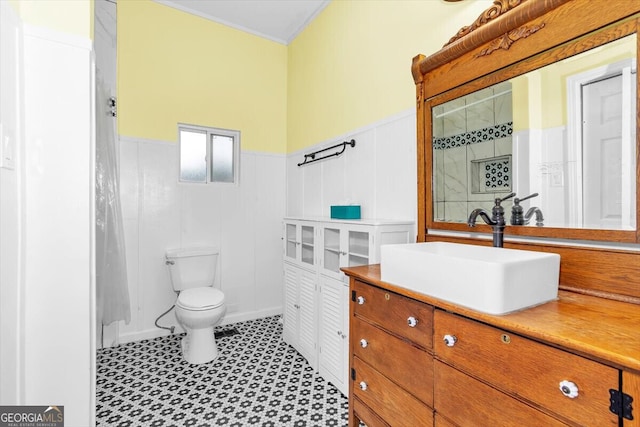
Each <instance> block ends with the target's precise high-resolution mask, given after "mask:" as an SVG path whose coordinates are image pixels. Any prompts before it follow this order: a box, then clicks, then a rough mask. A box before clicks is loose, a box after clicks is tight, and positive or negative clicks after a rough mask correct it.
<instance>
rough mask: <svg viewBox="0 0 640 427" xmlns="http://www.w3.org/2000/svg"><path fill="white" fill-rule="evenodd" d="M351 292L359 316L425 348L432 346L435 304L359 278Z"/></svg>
mask: <svg viewBox="0 0 640 427" xmlns="http://www.w3.org/2000/svg"><path fill="white" fill-rule="evenodd" d="M351 291H352V292H355V301H352V302H351V303H352V304H354V308H353V311H354V313H355V314H356V315H358V316H360V317H363V318H365V319H368V320H370V321H371V322H372V323H375V324H377V325H380V326H381V327H383V328H384V329H386V330H388V331H390V332H392V333H394V334H397V335H400V336H401V337H404V338H408V339H409V340H411V341H413V342H415V343H416V344H418V345H420V346H422V347H424V348H428V349H430V348H431V347H432V328H433V307H431V306H429V305H427V304H423V303H421V302H418V301H415V300H412V299H410V298H407V297H404V296H402V295H398V294H395V293H393V292H389V291H385V290H383V289H380V288H377V287H375V286H370V285H367V284H365V283H362V282H360V281H357V280H356V281H355V282H354V285H353V288H352V289H351ZM414 320H415V322H416V323H415V326H412V321H414Z"/></svg>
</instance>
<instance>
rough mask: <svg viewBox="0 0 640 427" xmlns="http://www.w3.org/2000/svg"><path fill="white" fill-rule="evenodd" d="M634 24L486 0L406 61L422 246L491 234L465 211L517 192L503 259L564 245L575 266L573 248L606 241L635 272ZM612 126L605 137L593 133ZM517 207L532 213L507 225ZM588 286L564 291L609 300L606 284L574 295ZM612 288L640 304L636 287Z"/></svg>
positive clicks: (578, 10) (600, 12)
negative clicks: (427, 52)
mask: <svg viewBox="0 0 640 427" xmlns="http://www.w3.org/2000/svg"><path fill="white" fill-rule="evenodd" d="M639 26H640V2H633V1H619V2H609V1H604V0H528V1H525V0H523V1H518V0H495V1H494V3H493V5H492V6H491V7H490V8H489V9H487V10H486V11H485V12H484V13H483V14H482V15H481V16H479V17H478V19H477V20H476V21H475V22H474V23H472V25H470V26H469V27H465V28H462V29H461V30H460V31H459V32H458V34H456V35H455V36H454V37H453V38H452V39H451V40H450V41H449V42H448V43H447V44H446V45H445V47H443V48H442V49H441V50H440V51H438V52H436V53H435V54H433V55H431V56H429V57H425V56H423V55H418V56H416V57H415V58H413V63H412V74H413V78H414V81H415V83H416V110H417V144H418V147H417V148H418V153H417V155H418V239H417V240H418V241H427V240H433V239H434V237H433V236H434V235H439V236H440V237H438V239H440V240H441V239H442V236H446V235H447V232H453V233H451V234H452V235H453V237H452V238H451V239H456V238H459V239H463V238H464V237H456V236H464V235H466V236H469V235H471V236H472V239H471V240H473V237H476V236H484V235H485V234H486V235H488V234H490V233H491V228H490V227H489V226H487V225H484V224H481V225H480V223H479V222H478V224H479V225H478V226H476V227H475V228H470V227H469V226H468V225H467V217H468V215H469V213H470V212H471V211H472V210H473V209H475V208H485V209H487V210H488V211H490V210H491V206H492V205H493V204H494V202H493V200H494V199H495V198H502V197H504V196H505V195H507V194H509V193H511V192H515V193H516V196H515V197H513V198H511V199H509V200H508V201H505V202H503V206H504V209H505V218H506V220H507V227H506V229H505V242H511V246H512V247H518V246H523V245H526V246H527V247H528V248H533V249H534V250H546V249H545V248H547V247H548V246H549V245H554V244H557V242H562V243H561V244H562V246H563V248H569V249H566V250H565V249H562V251H565V252H566V251H568V252H566V253H567V255H568V256H567V257H565V259H572V257H577V256H578V255H577V254H582V255H583V254H584V253H583V252H580V251H579V250H578V252H575V251H572V250H571V249H572V248H573V247H575V248H580V247H585V246H588V245H589V242H593V243H595V244H596V245H597V244H601V245H606V244H607V243H611V242H615V244H622V245H625V244H626V245H630V246H631V251H630V252H628V253H627V254H625V256H629V257H631V256H633V258H625V259H626V260H627V261H625V262H633V263H636V264H637V263H638V258H637V255H638V253H637V252H634V251H635V250H636V249H635V245H636V244H638V243H640V231H639V230H640V203H639V201H640V168H639V163H640V161H639V158H640V144H639V142H638V124H639V123H640V120H638V110H639V109H638V99H640V97H639V92H638V74H637V71H636V70H637V57H638V51H639V43H638V36H637V33H638V28H639ZM605 83H606V84H605ZM607 85H608V86H607ZM605 86H606V87H605ZM594 98H595V99H597V102H595V103H592V102H591V101H592V100H593V99H594ZM592 105H593V106H592ZM591 118H593V120H591ZM601 118H602V119H604V120H600V119H601ZM596 119H598V120H596ZM613 119H615V120H616V122H615V125H610V126H609V127H610V128H612V129H614V128H615V131H613V133H612V131H611V129H607V130H605V129H604V128H603V127H602V126H600V127H598V125H596V124H593V125H592V126H591V127H589V126H588V125H589V124H590V123H591V122H593V123H596V122H598V121H605V122H607V123H609V122H611V121H612V120H613ZM547 155H548V156H549V157H545V156H547ZM532 194H537V195H536V196H534V197H532V198H527V196H529V195H532ZM516 197H517V198H518V199H520V200H518V202H519V206H520V207H521V208H522V209H523V210H524V212H527V211H528V210H530V209H531V213H530V215H529V217H528V218H527V219H526V222H524V223H520V222H517V221H516V222H514V225H511V224H510V217H511V211H512V207H513V204H514V203H513V201H514V199H515V198H516ZM522 199H524V200H522ZM533 208H538V209H537V211H538V212H536V211H534V210H533ZM537 213H540V218H541V219H540V220H539V221H537V220H536V216H537ZM523 239H524V240H523ZM467 240H469V238H467ZM523 241H524V243H522V242H523ZM541 241H542V243H541ZM567 241H569V242H571V241H574V242H575V246H574V245H572V244H571V243H567ZM529 242H531V243H529ZM598 242H599V243H598ZM474 243H475V244H486V241H481V242H480V243H478V242H474ZM505 246H507V244H505ZM622 251H626V249H625V248H622V249H621V250H620V251H618V252H622ZM601 253H603V252H602V251H598V254H601ZM582 255H580V256H582ZM574 267H575V265H574V264H571V263H570V264H567V265H566V267H565V278H566V271H567V268H569V269H571V268H574ZM580 268H583V267H580ZM634 268H640V267H634ZM587 270H589V269H587ZM633 271H634V272H635V273H634V274H637V273H639V272H638V271H636V270H633ZM591 273H592V272H591V271H588V272H587V273H586V274H587V275H589V274H591ZM631 273H632V272H630V274H631ZM584 277H585V276H584V275H582V274H580V273H578V274H577V275H576V278H575V280H573V279H572V280H569V281H570V282H571V281H573V282H575V283H572V284H571V285H570V286H577V287H580V288H581V287H586V288H594V289H595V288H597V289H598V292H600V291H603V292H609V291H611V287H612V286H613V282H614V281H615V280H607V282H611V283H610V284H611V285H612V286H609V285H606V286H602V287H598V286H592V285H590V284H587V285H584V286H583V285H582V283H578V282H581V281H583V279H584ZM565 282H566V281H565ZM561 285H562V283H561ZM616 286H620V284H619V283H618V284H617V285H615V286H613V287H614V288H615V287H616ZM621 287H622V291H621V292H620V293H624V294H631V295H633V296H634V297H640V291H638V290H637V289H636V288H637V287H638V286H637V285H628V286H626V285H622V286H621ZM631 287H633V289H630V288H631ZM613 292H618V291H616V290H614V291H613Z"/></svg>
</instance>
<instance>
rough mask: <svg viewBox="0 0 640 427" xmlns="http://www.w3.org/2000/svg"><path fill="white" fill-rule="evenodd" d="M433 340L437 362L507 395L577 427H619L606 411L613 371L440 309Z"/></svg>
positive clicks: (614, 386)
mask: <svg viewBox="0 0 640 427" xmlns="http://www.w3.org/2000/svg"><path fill="white" fill-rule="evenodd" d="M447 335H448V336H449V337H447V338H448V340H449V342H451V338H450V337H455V338H456V340H455V343H454V344H453V346H447V344H446V343H445V340H444V337H445V336H447ZM434 337H435V339H434V353H435V355H436V357H437V358H438V359H440V360H443V361H446V362H447V363H448V364H450V365H452V366H454V367H456V368H458V369H460V370H462V371H465V372H467V373H470V374H472V375H473V376H474V377H477V378H479V379H482V380H484V381H487V382H488V383H490V384H492V385H495V386H496V387H497V388H499V389H501V390H503V391H505V392H507V393H509V394H512V395H515V396H520V397H522V398H525V399H527V400H529V401H531V402H534V403H535V404H537V405H540V406H542V407H544V408H547V409H548V410H550V411H552V412H555V413H557V414H559V415H561V416H563V417H565V418H567V419H569V420H571V421H573V422H575V423H578V424H580V425H581V426H597V427H604V426H611V427H615V426H617V425H618V417H617V416H616V415H614V414H612V413H611V412H610V411H609V389H618V370H616V369H613V368H611V367H608V366H605V365H602V364H600V363H597V362H594V361H592V360H589V359H585V358H583V357H581V356H577V355H575V354H572V353H568V352H566V351H562V350H559V349H556V348H553V347H550V346H547V345H544V344H541V343H538V342H536V341H532V340H530V339H527V338H523V337H521V336H518V335H516V334H512V333H509V332H505V331H503V330H500V329H497V328H494V327H491V326H488V325H484V324H482V323H479V322H475V321H473V320H469V319H466V318H464V317H460V316H456V315H453V314H450V313H446V312H443V311H440V310H437V311H436V313H435V315H434ZM436 377H437V375H436ZM436 381H437V380H436ZM563 381H567V382H569V383H572V384H573V385H572V384H568V385H569V386H570V387H573V386H575V387H577V396H575V397H574V398H571V397H567V396H565V395H564V394H563V392H562V391H561V389H560V383H561V382H563ZM436 386H437V387H439V386H440V385H439V384H437V383H436ZM438 392H440V389H439V388H438Z"/></svg>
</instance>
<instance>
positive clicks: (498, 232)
mask: <svg viewBox="0 0 640 427" xmlns="http://www.w3.org/2000/svg"><path fill="white" fill-rule="evenodd" d="M515 195H516V193H511V194H509V195H507V196H506V197H503V198H502V199H495V200H494V202H495V205H494V206H493V209H491V218H489V212H487V211H486V210H485V209H482V208H478V209H474V210H473V211H472V212H471V215H469V220H468V221H467V224H468V225H469V227H475V226H476V218H477V217H478V215H480V216H481V217H482V219H483V220H484V222H486V223H487V224H488V225H490V226H491V229H492V230H493V247H494V248H501V247H502V246H503V244H504V229H505V227H506V226H507V223H506V222H505V221H504V208H503V207H502V206H501V205H500V203H502V202H504V201H505V200H507V199H510V198H511V197H513V196H515Z"/></svg>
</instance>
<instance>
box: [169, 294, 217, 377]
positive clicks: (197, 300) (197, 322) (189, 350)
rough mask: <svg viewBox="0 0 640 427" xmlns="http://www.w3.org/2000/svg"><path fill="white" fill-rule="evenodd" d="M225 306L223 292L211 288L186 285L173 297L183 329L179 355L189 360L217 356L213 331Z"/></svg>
mask: <svg viewBox="0 0 640 427" xmlns="http://www.w3.org/2000/svg"><path fill="white" fill-rule="evenodd" d="M226 311H227V307H226V305H225V303H224V294H223V293H222V292H221V291H219V290H218V289H214V288H193V289H186V290H184V291H182V292H180V294H179V295H178V300H177V301H176V319H178V322H179V323H180V325H181V326H182V328H183V329H184V330H185V331H187V334H186V335H185V336H184V337H183V338H182V342H181V344H182V357H184V359H185V360H186V361H187V362H189V363H192V364H200V363H207V362H210V361H212V360H214V359H215V358H216V357H218V346H217V345H216V339H215V334H214V330H213V329H214V327H215V325H217V324H218V323H219V322H220V320H221V319H222V317H223V316H224V314H225V312H226Z"/></svg>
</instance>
